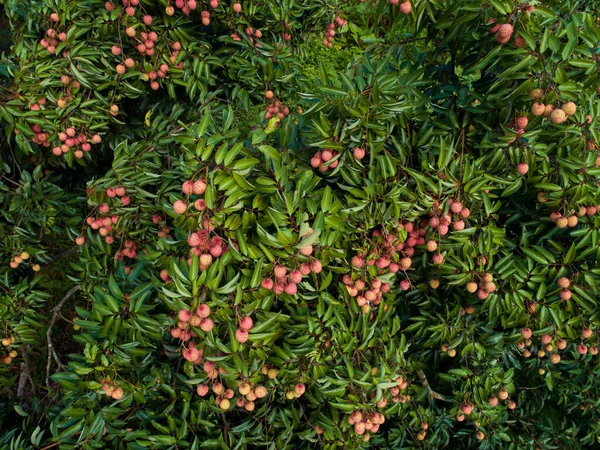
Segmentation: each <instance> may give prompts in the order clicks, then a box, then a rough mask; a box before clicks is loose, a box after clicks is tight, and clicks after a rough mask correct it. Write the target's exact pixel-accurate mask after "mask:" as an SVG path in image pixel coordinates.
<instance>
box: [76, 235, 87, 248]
mask: <svg viewBox="0 0 600 450" xmlns="http://www.w3.org/2000/svg"><path fill="white" fill-rule="evenodd" d="M75 243H76V244H77V245H79V246H81V245H83V244H85V238H84V237H83V236H77V237H76V238H75Z"/></svg>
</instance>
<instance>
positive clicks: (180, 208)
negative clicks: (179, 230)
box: [173, 200, 187, 214]
mask: <svg viewBox="0 0 600 450" xmlns="http://www.w3.org/2000/svg"><path fill="white" fill-rule="evenodd" d="M173 211H174V212H175V214H185V212H186V211H187V203H186V202H184V201H183V200H177V201H176V202H175V203H173Z"/></svg>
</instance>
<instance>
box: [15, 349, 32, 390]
mask: <svg viewBox="0 0 600 450" xmlns="http://www.w3.org/2000/svg"><path fill="white" fill-rule="evenodd" d="M30 349H31V347H30V346H29V345H26V346H25V347H24V348H23V362H22V363H21V375H20V376H19V385H18V387H17V397H20V398H23V394H24V393H25V386H26V384H27V381H29V382H30V383H31V387H32V388H33V389H35V385H34V384H33V380H32V379H31V373H30V371H29V357H28V356H27V355H28V354H29V351H30Z"/></svg>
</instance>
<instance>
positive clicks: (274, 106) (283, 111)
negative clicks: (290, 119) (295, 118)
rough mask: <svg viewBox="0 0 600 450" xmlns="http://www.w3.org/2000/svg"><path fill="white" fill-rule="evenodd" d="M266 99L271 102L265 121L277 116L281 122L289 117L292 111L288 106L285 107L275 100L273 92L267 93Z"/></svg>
mask: <svg viewBox="0 0 600 450" xmlns="http://www.w3.org/2000/svg"><path fill="white" fill-rule="evenodd" d="M265 98H266V99H267V100H268V101H269V105H268V106H267V112H266V114H265V119H270V118H271V117H273V116H277V117H278V118H279V119H280V120H283V118H284V117H285V116H287V115H289V113H290V109H289V108H288V107H287V106H283V105H282V104H281V103H280V102H279V100H277V99H276V98H275V94H274V93H273V91H267V92H265Z"/></svg>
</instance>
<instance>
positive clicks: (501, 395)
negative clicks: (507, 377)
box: [488, 388, 517, 409]
mask: <svg viewBox="0 0 600 450" xmlns="http://www.w3.org/2000/svg"><path fill="white" fill-rule="evenodd" d="M509 397H510V396H509V393H508V391H507V390H506V389H504V388H501V389H500V390H499V391H498V392H497V394H496V395H493V394H492V395H490V397H489V398H488V403H489V404H490V406H492V407H494V408H495V407H496V406H498V405H499V404H500V400H502V401H503V402H506V407H507V408H508V409H515V408H516V407H517V403H516V402H515V401H513V400H510V399H509Z"/></svg>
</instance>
